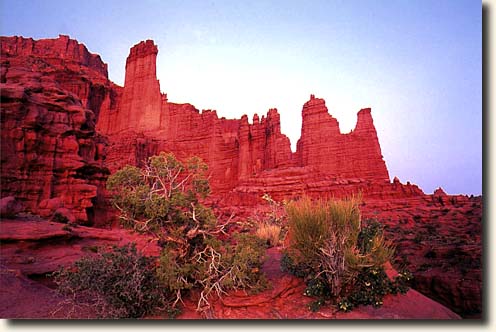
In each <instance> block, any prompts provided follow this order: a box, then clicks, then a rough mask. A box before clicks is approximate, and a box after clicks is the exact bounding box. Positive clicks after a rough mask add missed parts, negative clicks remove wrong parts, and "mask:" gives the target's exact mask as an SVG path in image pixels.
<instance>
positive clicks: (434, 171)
mask: <svg viewBox="0 0 496 332" xmlns="http://www.w3.org/2000/svg"><path fill="white" fill-rule="evenodd" d="M0 4H1V7H0V18H1V20H0V28H1V30H0V32H1V34H2V35H8V36H10V35H22V36H25V37H33V38H35V39H39V38H54V37H57V36H58V35H59V34H68V35H70V36H71V37H72V38H74V39H77V40H78V41H79V42H82V43H84V44H85V45H86V46H87V47H88V49H89V50H90V51H91V52H94V53H98V54H100V55H101V56H102V59H103V60H104V61H105V62H106V63H108V64H109V77H110V79H111V80H113V81H114V82H116V83H118V84H121V85H122V84H123V82H124V67H125V60H126V57H127V55H128V53H129V48H130V47H131V46H133V45H134V44H136V43H138V42H139V41H141V40H144V39H153V40H155V43H156V44H157V45H158V48H159V54H158V59H157V76H158V79H159V80H160V83H161V89H162V92H165V93H167V94H168V97H169V100H170V101H173V102H190V103H192V104H193V105H195V106H196V107H197V108H198V109H200V110H201V109H216V110H217V112H218V114H219V115H220V116H225V117H227V118H239V117H240V116H241V115H243V114H248V117H249V118H250V119H251V117H252V116H253V114H254V113H258V114H259V115H262V114H265V113H266V112H267V110H268V109H269V108H272V107H276V108H277V109H278V110H279V113H280V114H281V121H282V131H283V132H284V133H285V134H286V135H288V136H289V138H290V139H291V143H292V146H293V149H294V147H295V146H296V141H297V139H298V138H299V136H300V126H301V108H302V106H303V104H304V103H305V102H306V101H307V100H308V98H309V95H310V94H311V93H313V94H315V95H316V96H317V97H321V98H324V99H325V100H326V104H327V107H328V108H329V112H330V114H332V115H333V116H334V117H335V118H337V119H338V121H339V123H340V128H341V131H342V132H349V131H350V130H351V129H352V128H353V127H354V125H355V122H356V113H357V112H358V111H359V110H360V109H361V108H364V107H371V108H372V115H373V117H374V123H375V125H376V128H377V131H378V136H379V141H380V144H381V148H382V153H383V155H384V158H385V160H386V164H387V167H388V169H389V173H390V177H391V179H392V178H393V177H394V176H398V177H399V179H400V180H401V181H402V182H406V181H411V182H412V183H416V184H418V185H419V186H420V187H421V188H422V189H423V190H424V191H425V192H426V193H431V192H432V191H433V190H435V189H436V188H437V187H438V186H441V187H443V188H444V189H445V191H446V192H448V193H450V194H457V193H466V194H480V193H481V192H482V80H481V77H482V56H481V55H482V35H481V30H482V19H481V3H480V2H477V1H468V0H465V1H464V0H456V1H453V0H444V1H443V0H436V1H434V0H431V1H425V0H420V1H406V0H405V1H402V0H397V1H372V0H370V1H365V0H362V1H358V0H356V1H352V0H348V1H332V0H328V1H244V2H241V1H158V0H156V1H152V0H141V1H122V0H121V1H49V0H45V1H19V0H16V1H6V0H0Z"/></svg>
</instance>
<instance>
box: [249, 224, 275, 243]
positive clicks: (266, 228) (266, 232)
mask: <svg viewBox="0 0 496 332" xmlns="http://www.w3.org/2000/svg"><path fill="white" fill-rule="evenodd" d="M255 235H256V236H257V237H259V238H260V239H262V240H264V241H265V242H266V243H267V244H268V245H269V247H274V246H277V244H278V243H279V238H280V235H281V226H279V225H270V224H260V225H259V226H258V228H257V230H256V232H255Z"/></svg>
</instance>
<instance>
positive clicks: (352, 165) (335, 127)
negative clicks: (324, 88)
mask: <svg viewBox="0 0 496 332" xmlns="http://www.w3.org/2000/svg"><path fill="white" fill-rule="evenodd" d="M302 117H303V119H302V127H301V138H300V139H299V140H298V144H297V158H298V159H299V164H300V166H313V167H315V168H316V169H318V170H319V171H321V172H324V173H326V174H329V175H334V176H336V177H340V178H361V179H366V180H372V181H379V182H383V181H386V182H389V174H388V170H387V168H386V163H385V162H384V159H383V158H382V153H381V147H380V145H379V140H378V139H377V132H376V130H375V127H374V122H373V120H372V115H371V114H370V108H365V109H362V110H361V111H360V112H358V120H357V124H356V127H355V130H354V131H352V132H351V133H349V134H341V132H340V130H339V123H338V121H337V120H336V119H335V118H333V117H332V115H330V114H329V113H328V110H327V107H326V105H325V101H324V99H320V98H315V96H314V95H311V96H310V100H309V101H307V102H306V103H305V105H304V106H303V110H302Z"/></svg>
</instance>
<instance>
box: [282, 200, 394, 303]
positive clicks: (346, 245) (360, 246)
mask: <svg viewBox="0 0 496 332" xmlns="http://www.w3.org/2000/svg"><path fill="white" fill-rule="evenodd" d="M358 202H359V200H358V199H354V198H352V199H348V200H343V201H310V200H309V199H308V198H304V199H302V200H300V201H297V202H291V203H290V204H288V206H287V212H288V223H289V234H290V247H289V248H288V250H287V251H286V253H285V254H284V255H283V257H282V260H281V268H282V269H283V270H285V271H288V272H290V273H292V274H294V275H296V276H298V277H303V278H304V279H305V281H306V284H307V288H306V290H305V295H308V296H313V297H317V300H316V301H314V302H312V304H311V306H310V309H311V310H318V309H319V308H320V306H322V305H323V304H325V303H327V302H331V303H336V304H337V305H338V308H340V310H345V311H347V310H351V309H352V308H353V306H354V305H357V304H365V303H366V304H374V305H380V304H382V297H383V296H384V295H385V294H388V292H390V291H394V290H395V288H393V286H392V284H391V285H390V284H389V283H391V281H389V279H388V278H387V275H386V274H385V272H384V269H383V265H384V263H386V262H387V261H389V260H390V259H391V258H392V255H393V252H394V250H393V248H392V246H391V245H390V244H389V242H387V241H386V240H385V239H384V236H383V228H382V225H381V224H380V223H378V222H377V221H375V220H367V221H365V224H366V225H365V227H362V224H361V217H360V211H359V209H358Z"/></svg>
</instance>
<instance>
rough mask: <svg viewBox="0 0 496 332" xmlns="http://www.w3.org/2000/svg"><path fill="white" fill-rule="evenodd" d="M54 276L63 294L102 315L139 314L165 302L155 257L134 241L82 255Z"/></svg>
mask: <svg viewBox="0 0 496 332" xmlns="http://www.w3.org/2000/svg"><path fill="white" fill-rule="evenodd" d="M54 277H55V278H54V279H55V281H56V283H57V284H58V290H59V291H60V292H61V293H62V294H64V295H68V296H71V297H72V299H73V300H74V301H75V302H88V303H89V304H91V306H92V307H93V308H95V309H96V310H97V312H98V314H99V315H100V316H101V317H103V318H141V317H143V316H145V315H147V314H151V313H152V312H154V310H156V309H157V308H161V307H163V306H164V305H165V304H166V301H165V298H166V295H167V294H164V293H163V290H162V288H161V287H160V284H159V281H158V279H157V276H156V274H155V264H154V260H153V259H151V258H147V257H145V256H143V255H141V254H140V253H138V251H137V250H136V246H135V245H134V244H133V245H126V246H124V247H121V248H118V247H114V248H113V250H112V251H110V252H103V253H98V254H97V255H96V256H93V257H85V258H82V259H81V260H79V261H77V262H76V263H75V264H74V266H73V267H71V268H67V269H61V270H59V271H58V272H56V273H55V274H54Z"/></svg>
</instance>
